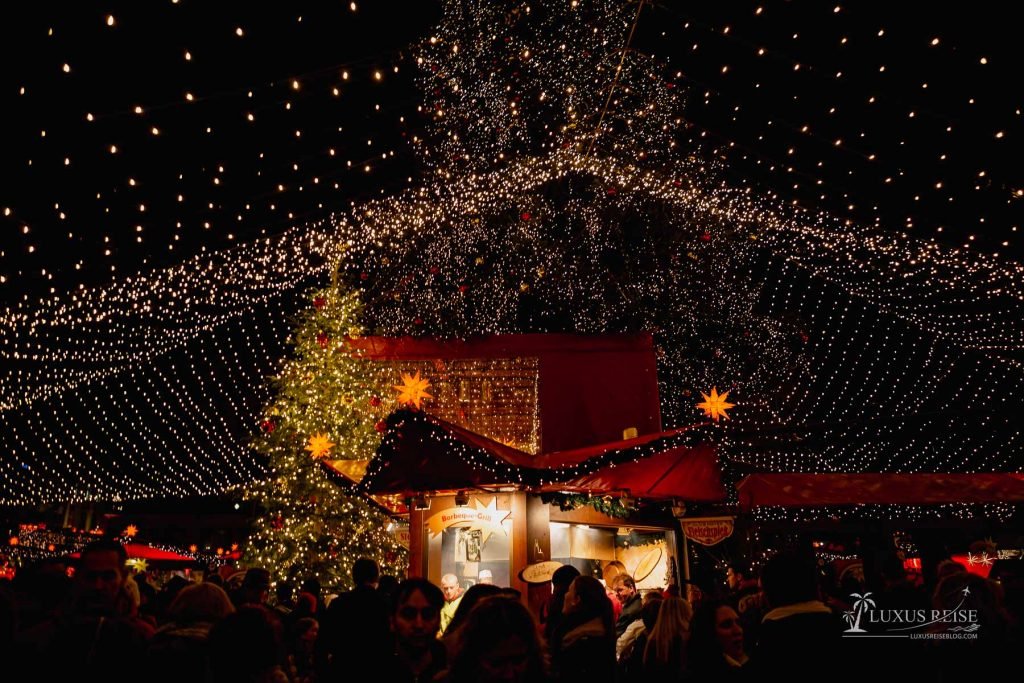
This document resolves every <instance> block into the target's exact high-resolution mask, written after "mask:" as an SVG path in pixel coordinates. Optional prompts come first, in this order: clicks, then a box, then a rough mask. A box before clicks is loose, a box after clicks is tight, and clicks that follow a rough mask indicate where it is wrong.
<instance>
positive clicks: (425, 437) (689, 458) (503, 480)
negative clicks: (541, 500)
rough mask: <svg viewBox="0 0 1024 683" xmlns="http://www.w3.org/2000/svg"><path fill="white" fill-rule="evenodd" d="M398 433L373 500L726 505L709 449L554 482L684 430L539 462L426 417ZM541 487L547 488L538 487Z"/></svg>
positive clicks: (676, 450) (382, 455)
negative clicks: (538, 495) (589, 498)
mask: <svg viewBox="0 0 1024 683" xmlns="http://www.w3.org/2000/svg"><path fill="white" fill-rule="evenodd" d="M394 430H395V433H394V434H392V435H391V437H392V438H390V439H387V440H386V441H385V443H384V444H382V447H381V450H378V453H377V455H375V456H374V458H373V461H371V463H370V466H369V467H368V469H367V476H366V477H365V478H364V480H363V482H362V484H361V487H362V488H363V490H365V491H367V492H369V493H401V494H404V495H410V494H413V493H418V492H425V491H450V490H458V489H465V488H473V487H483V486H500V485H505V484H512V485H517V486H520V487H521V488H524V489H527V490H540V491H567V492H568V491H572V492H587V493H595V494H605V493H628V494H629V495H632V496H635V497H644V498H682V499H687V500H700V501H715V500H722V499H723V498H724V497H725V490H724V487H723V486H722V483H721V475H720V472H719V468H718V461H717V457H716V455H715V451H714V448H713V447H711V446H707V445H703V446H697V447H690V446H668V447H666V449H665V450H663V451H661V452H658V453H654V454H653V455H649V456H642V453H643V451H642V450H641V451H638V452H637V453H636V456H638V457H640V459H639V460H637V461H627V462H622V461H621V460H622V459H620V458H616V460H618V461H619V462H618V464H607V465H603V466H598V469H596V470H594V471H592V472H590V473H589V474H582V475H578V476H571V475H569V476H567V477H566V478H564V479H562V480H559V481H551V479H552V474H553V473H554V471H556V470H563V469H571V468H575V467H577V466H580V465H582V464H583V463H586V461H588V460H590V459H591V458H596V457H600V456H602V455H604V454H605V453H609V452H611V451H615V452H617V455H621V456H623V458H626V459H628V458H629V457H630V453H629V451H631V450H633V449H644V448H645V447H647V446H648V445H649V444H651V443H652V442H654V441H657V440H658V439H664V438H669V437H673V436H678V435H680V434H683V433H684V432H686V431H687V430H686V429H676V430H672V431H668V432H661V433H658V434H646V435H644V436H641V437H637V438H635V439H628V440H625V441H614V442H610V443H606V444H600V445H596V446H588V447H587V448H581V449H575V450H570V451H562V452H558V453H549V454H546V455H541V456H532V455H530V454H528V453H524V452H522V451H519V450H517V449H515V448H511V447H509V446H505V445H504V444H500V443H498V442H496V441H493V440H491V439H488V438H487V437H484V436H481V435H480V434H476V433H474V432H471V431H469V430H467V429H464V428H462V427H459V426H457V425H453V424H451V423H449V422H445V421H444V420H442V419H440V418H437V417H434V416H432V415H426V414H422V413H420V414H412V415H411V419H401V418H400V419H399V420H398V421H397V422H396V424H395V425H394ZM439 433H440V434H446V435H448V436H450V437H452V438H453V439H454V440H455V441H457V442H459V443H461V444H464V445H465V446H467V447H469V448H470V449H472V452H471V454H470V457H469V461H467V460H466V459H464V458H463V457H461V456H460V455H457V454H455V453H453V452H451V450H450V448H451V447H450V446H449V444H447V443H445V439H444V437H443V436H440V434H439ZM594 464H595V465H596V463H594ZM538 481H547V482H548V483H546V484H544V485H542V486H539V487H538V486H534V485H533V484H534V483H535V482H538Z"/></svg>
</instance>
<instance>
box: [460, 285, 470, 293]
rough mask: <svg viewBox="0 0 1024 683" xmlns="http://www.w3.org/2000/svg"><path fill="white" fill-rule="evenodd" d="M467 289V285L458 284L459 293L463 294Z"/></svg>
mask: <svg viewBox="0 0 1024 683" xmlns="http://www.w3.org/2000/svg"><path fill="white" fill-rule="evenodd" d="M468 290H469V287H468V286H467V285H459V294H465V293H466V292H467V291H468Z"/></svg>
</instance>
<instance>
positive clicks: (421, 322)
mask: <svg viewBox="0 0 1024 683" xmlns="http://www.w3.org/2000/svg"><path fill="white" fill-rule="evenodd" d="M412 322H413V324H415V325H422V324H423V318H416V319H415V320H413V321H412Z"/></svg>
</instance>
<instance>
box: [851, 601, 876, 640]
mask: <svg viewBox="0 0 1024 683" xmlns="http://www.w3.org/2000/svg"><path fill="white" fill-rule="evenodd" d="M850 597H851V598H854V601H853V610H851V611H849V612H843V619H845V620H846V623H847V625H848V626H849V627H850V628H848V629H846V630H845V631H843V633H867V631H865V630H864V629H862V628H861V627H860V618H861V617H862V616H863V615H864V612H866V611H868V610H869V609H872V608H874V606H875V601H874V600H872V599H871V593H865V594H864V595H861V594H860V593H850Z"/></svg>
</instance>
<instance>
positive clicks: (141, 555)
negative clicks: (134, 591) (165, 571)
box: [71, 543, 196, 562]
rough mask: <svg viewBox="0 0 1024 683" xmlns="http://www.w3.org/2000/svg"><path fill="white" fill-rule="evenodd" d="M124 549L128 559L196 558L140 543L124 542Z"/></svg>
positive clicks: (185, 560)
mask: <svg viewBox="0 0 1024 683" xmlns="http://www.w3.org/2000/svg"><path fill="white" fill-rule="evenodd" d="M124 550H125V552H126V553H128V558H129V559H138V560H149V561H151V562H195V561H196V558H194V557H189V556H188V555H179V554H178V553H172V552H171V551H169V550H161V549H160V548H154V547H153V546H149V545H143V544H142V543H125V544H124ZM71 557H81V553H77V552H76V553H71Z"/></svg>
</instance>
